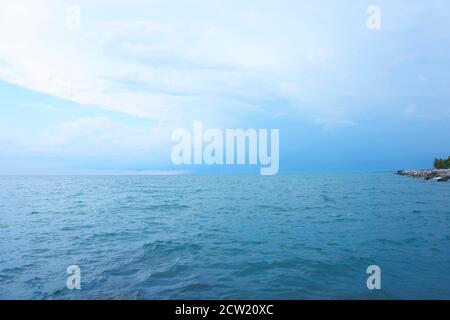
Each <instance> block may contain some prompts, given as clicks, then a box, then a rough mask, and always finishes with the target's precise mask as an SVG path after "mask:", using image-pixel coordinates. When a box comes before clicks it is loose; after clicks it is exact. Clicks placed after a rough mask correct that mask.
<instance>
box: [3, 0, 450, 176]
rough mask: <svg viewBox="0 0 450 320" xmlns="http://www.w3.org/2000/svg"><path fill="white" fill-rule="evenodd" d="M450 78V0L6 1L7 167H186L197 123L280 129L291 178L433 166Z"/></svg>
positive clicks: (447, 138) (449, 115)
mask: <svg viewBox="0 0 450 320" xmlns="http://www.w3.org/2000/svg"><path fill="white" fill-rule="evenodd" d="M373 4H375V5H377V6H378V7H379V8H380V10H381V25H380V26H381V28H380V29H369V28H368V27H367V19H368V18H369V14H368V13H367V8H368V7H369V6H370V5H373ZM74 6H75V7H74ZM78 9H79V12H80V20H79V22H80V24H79V25H78V24H77V23H78V20H77V18H76V17H77V16H76V12H77V10H78ZM74 14H75V15H74ZM449 70H450V2H449V1H446V0H442V1H440V0H430V1H421V0H416V1H406V0H405V1H401V0H389V1H376V2H374V1H331V0H329V1H325V0H323V1H294V0H292V1H283V0H277V1H242V0H241V1H230V0H223V1H217V0H216V1H214V0H213V1H196V0H190V1H181V0H178V1H174V0H173V1H162V0H161V1H148V0H145V1H135V0H128V1H83V0H79V1H77V0H75V1H61V0H58V1H48V0H41V1H37V0H36V1H29V0H15V1H12V0H11V1H7V0H0V173H18V174H20V173H102V172H103V173H104V172H118V173H119V172H124V173H155V172H156V173H166V172H169V171H167V170H186V169H189V168H178V167H176V166H173V165H172V164H171V161H170V150H171V147H172V145H173V144H172V143H171V141H170V135H171V132H172V131H173V130H174V129H176V128H180V127H181V128H186V129H189V130H192V122H193V121H194V120H201V121H203V123H204V126H205V127H209V128H220V129H223V130H224V129H225V128H244V129H245V128H256V129H258V128H268V129H270V128H279V129H280V173H283V172H285V173H288V172H316V171H325V172H327V171H329V172H336V171H337V172H342V171H377V170H395V169H399V168H422V167H430V166H431V165H432V162H433V158H434V157H438V156H440V157H444V156H445V157H447V156H448V155H449V154H450V72H449ZM191 169H192V170H194V171H196V172H203V171H204V172H209V171H208V170H209V169H208V168H191ZM227 170H228V169H227ZM230 170H232V169H230ZM175 172H176V171H175Z"/></svg>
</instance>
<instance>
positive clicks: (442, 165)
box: [434, 156, 450, 169]
mask: <svg viewBox="0 0 450 320" xmlns="http://www.w3.org/2000/svg"><path fill="white" fill-rule="evenodd" d="M434 167H435V168H436V169H450V156H449V157H448V158H447V159H437V158H436V159H434Z"/></svg>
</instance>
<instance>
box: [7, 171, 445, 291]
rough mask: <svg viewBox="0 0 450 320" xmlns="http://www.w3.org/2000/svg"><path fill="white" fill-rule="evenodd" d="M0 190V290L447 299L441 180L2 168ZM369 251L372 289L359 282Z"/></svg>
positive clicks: (388, 176) (384, 175)
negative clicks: (77, 271) (24, 173)
mask: <svg viewBox="0 0 450 320" xmlns="http://www.w3.org/2000/svg"><path fill="white" fill-rule="evenodd" d="M0 190H1V192H0V298H1V299H8V298H12V299H22V298H24V299H91V298H95V299H97V298H116V299H223V298H224V299H317V298H318V299H322V298H331V299H345V298H348V299H404V298H426V299H428V298H437V299H442V298H446V299H450V272H449V270H450V197H449V196H450V183H437V182H434V181H422V180H416V179H413V178H408V177H399V176H395V175H393V174H391V173H382V174H335V175H328V174H317V175H297V176H274V177H261V176H61V177H58V176H45V177H44V176H43V177H18V176H3V177H0ZM372 264H375V265H379V266H380V268H381V285H382V290H374V291H369V290H368V289H367V287H366V279H367V277H368V275H367V274H366V268H367V267H368V266H369V265H372ZM69 265H78V266H79V267H80V268H81V286H82V287H81V290H69V289H67V288H66V279H67V274H66V268H67V267H68V266H69Z"/></svg>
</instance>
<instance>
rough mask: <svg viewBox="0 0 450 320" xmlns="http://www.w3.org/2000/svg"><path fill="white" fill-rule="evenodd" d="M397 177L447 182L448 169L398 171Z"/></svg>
mask: <svg viewBox="0 0 450 320" xmlns="http://www.w3.org/2000/svg"><path fill="white" fill-rule="evenodd" d="M397 174H398V175H401V176H410V177H414V178H422V179H425V180H430V179H433V180H436V181H448V180H450V169H426V170H398V171H397Z"/></svg>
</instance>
